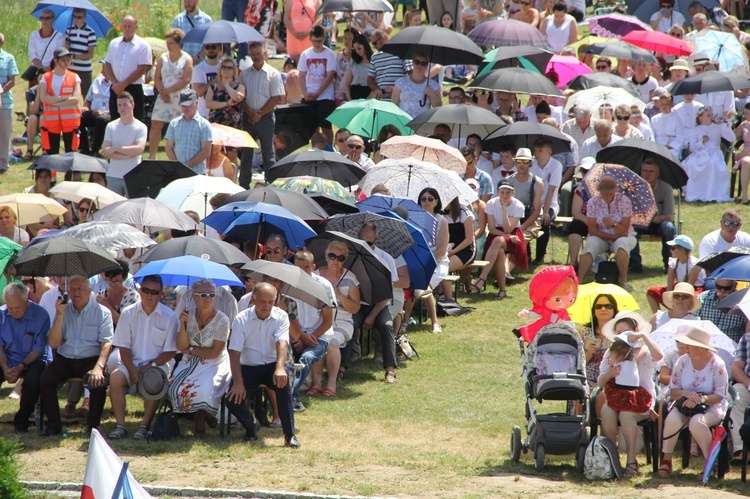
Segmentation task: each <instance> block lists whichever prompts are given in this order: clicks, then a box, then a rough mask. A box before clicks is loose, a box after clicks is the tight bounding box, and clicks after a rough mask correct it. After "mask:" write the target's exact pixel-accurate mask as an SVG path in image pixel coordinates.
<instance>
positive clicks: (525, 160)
mask: <svg viewBox="0 0 750 499" xmlns="http://www.w3.org/2000/svg"><path fill="white" fill-rule="evenodd" d="M514 161H515V162H516V163H520V164H522V165H530V164H531V163H533V161H532V160H530V159H516V160H514Z"/></svg>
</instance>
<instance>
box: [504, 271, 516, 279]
mask: <svg viewBox="0 0 750 499" xmlns="http://www.w3.org/2000/svg"><path fill="white" fill-rule="evenodd" d="M505 280H506V281H515V280H516V278H515V277H513V274H511V273H510V272H507V273H506V274H505Z"/></svg>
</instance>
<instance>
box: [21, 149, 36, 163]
mask: <svg viewBox="0 0 750 499" xmlns="http://www.w3.org/2000/svg"><path fill="white" fill-rule="evenodd" d="M32 159H34V153H33V152H31V151H26V154H24V155H23V160H24V161H31V160H32Z"/></svg>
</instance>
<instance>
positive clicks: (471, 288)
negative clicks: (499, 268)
mask: <svg viewBox="0 0 750 499" xmlns="http://www.w3.org/2000/svg"><path fill="white" fill-rule="evenodd" d="M479 281H482V285H481V286H479ZM485 284H487V280H486V279H483V278H482V277H480V278H479V279H477V282H475V283H474V284H472V285H471V286H469V292H470V293H481V292H482V289H483V288H484V285H485Z"/></svg>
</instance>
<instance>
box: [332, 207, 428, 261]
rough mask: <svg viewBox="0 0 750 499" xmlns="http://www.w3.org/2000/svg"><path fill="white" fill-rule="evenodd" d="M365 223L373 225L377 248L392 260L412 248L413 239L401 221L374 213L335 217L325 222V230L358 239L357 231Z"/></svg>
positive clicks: (404, 223)
mask: <svg viewBox="0 0 750 499" xmlns="http://www.w3.org/2000/svg"><path fill="white" fill-rule="evenodd" d="M366 223H371V224H374V225H375V227H376V228H377V230H378V240H377V246H378V248H380V249H382V250H383V251H385V252H386V253H388V254H389V255H391V256H392V257H393V258H398V257H399V256H401V254H402V253H403V252H404V251H406V250H407V249H409V248H411V247H412V246H414V239H413V238H412V237H411V234H410V233H409V228H408V227H407V226H406V222H404V220H403V219H400V218H399V219H395V218H390V217H384V216H382V215H378V214H376V213H370V212H364V213H353V214H350V215H337V216H335V217H331V218H329V219H328V220H326V225H325V229H326V230H328V231H336V232H343V233H344V234H348V235H350V236H352V237H358V236H359V229H361V228H362V225H363V224H366Z"/></svg>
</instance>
